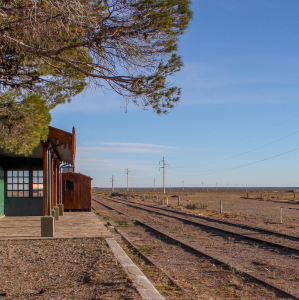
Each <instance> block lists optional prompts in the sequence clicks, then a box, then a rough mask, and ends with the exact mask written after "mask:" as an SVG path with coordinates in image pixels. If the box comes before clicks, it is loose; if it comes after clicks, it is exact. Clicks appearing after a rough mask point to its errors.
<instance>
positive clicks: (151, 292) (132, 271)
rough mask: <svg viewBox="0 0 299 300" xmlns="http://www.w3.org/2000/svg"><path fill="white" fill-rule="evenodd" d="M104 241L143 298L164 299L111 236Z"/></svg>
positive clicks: (148, 299)
mask: <svg viewBox="0 0 299 300" xmlns="http://www.w3.org/2000/svg"><path fill="white" fill-rule="evenodd" d="M106 242H107V244H108V245H109V247H110V248H111V250H112V252H113V253H114V255H115V256H116V258H117V260H118V261H119V263H120V264H121V265H122V267H123V268H124V270H125V272H126V273H127V274H128V276H129V277H130V279H131V280H132V282H133V283H134V284H135V285H136V288H137V290H138V292H139V294H140V296H141V297H142V299H144V300H165V298H164V297H163V296H162V295H161V294H160V293H159V292H158V291H157V290H156V288H155V287H154V286H153V284H152V283H151V282H150V281H149V280H148V278H147V277H146V276H145V275H144V274H143V273H142V272H141V270H140V269H139V268H138V267H137V266H136V265H135V264H134V263H133V261H132V260H131V259H130V258H129V256H128V255H127V254H126V253H125V251H124V250H123V249H122V248H121V247H120V245H119V244H118V243H117V242H116V240H115V239H114V238H112V237H107V238H106Z"/></svg>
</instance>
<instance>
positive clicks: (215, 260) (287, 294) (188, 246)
mask: <svg viewBox="0 0 299 300" xmlns="http://www.w3.org/2000/svg"><path fill="white" fill-rule="evenodd" d="M93 200H94V201H95V202H96V203H98V204H100V205H102V206H104V207H106V208H107V209H110V210H114V211H116V212H117V213H119V214H123V215H125V216H126V217H127V218H130V219H134V220H136V222H138V224H140V225H142V226H144V227H146V228H148V229H149V230H151V231H153V232H156V233H157V234H159V235H161V236H164V237H166V238H167V239H171V240H172V241H174V242H175V243H177V244H179V245H181V246H182V247H183V248H184V249H188V250H189V251H193V252H194V253H197V254H198V255H202V256H205V257H206V258H208V259H210V260H211V261H213V263H215V264H217V265H221V266H223V267H224V268H226V269H228V270H234V272H237V273H238V274H241V275H242V276H244V277H246V278H250V279H251V280H254V281H255V282H258V283H260V284H262V285H263V286H266V287H267V288H269V289H272V290H274V291H276V292H277V293H280V294H283V295H284V296H285V297H288V298H291V299H299V297H298V296H297V295H295V294H293V293H291V292H288V291H286V290H285V289H282V288H280V287H278V286H276V285H273V284H272V283H270V282H267V281H265V280H264V279H262V278H259V277H258V276H255V275H253V274H250V272H246V271H242V272H241V271H240V270H236V269H235V267H234V266H232V265H231V264H228V263H227V262H225V261H223V260H221V259H219V258H217V257H215V256H212V255H210V254H208V253H206V252H204V251H202V250H200V249H198V248H196V247H194V246H192V245H191V244H190V243H186V242H185V241H182V240H180V239H178V238H176V237H174V236H172V235H170V234H169V233H166V232H164V231H162V230H161V229H158V228H156V227H154V226H152V225H149V224H147V223H145V222H144V221H141V220H139V219H136V215H134V217H132V216H130V215H129V214H127V213H124V212H123V211H120V210H118V209H116V208H114V207H112V206H111V205H107V204H106V203H103V202H102V201H98V200H95V199H93ZM115 202H119V201H115Z"/></svg>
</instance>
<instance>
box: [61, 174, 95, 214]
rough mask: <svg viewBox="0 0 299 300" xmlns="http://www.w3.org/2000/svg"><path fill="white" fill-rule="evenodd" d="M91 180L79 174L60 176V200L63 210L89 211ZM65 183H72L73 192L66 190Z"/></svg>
mask: <svg viewBox="0 0 299 300" xmlns="http://www.w3.org/2000/svg"><path fill="white" fill-rule="evenodd" d="M91 180H92V179H91V178H90V177H88V176H86V175H83V174H80V173H63V174H62V182H63V192H62V199H63V205H64V209H65V210H89V211H90V210H91ZM66 181H74V190H66Z"/></svg>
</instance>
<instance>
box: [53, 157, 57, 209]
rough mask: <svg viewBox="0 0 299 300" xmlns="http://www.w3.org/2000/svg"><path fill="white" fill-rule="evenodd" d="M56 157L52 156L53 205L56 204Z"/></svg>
mask: <svg viewBox="0 0 299 300" xmlns="http://www.w3.org/2000/svg"><path fill="white" fill-rule="evenodd" d="M57 179H58V178H57V159H56V158H54V180H53V202H54V203H53V205H54V207H55V206H57Z"/></svg>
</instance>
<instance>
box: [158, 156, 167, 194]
mask: <svg viewBox="0 0 299 300" xmlns="http://www.w3.org/2000/svg"><path fill="white" fill-rule="evenodd" d="M161 162H163V167H159V171H160V169H163V192H164V194H165V166H169V164H166V163H165V157H163V160H160V161H159V165H160V163H161Z"/></svg>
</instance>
